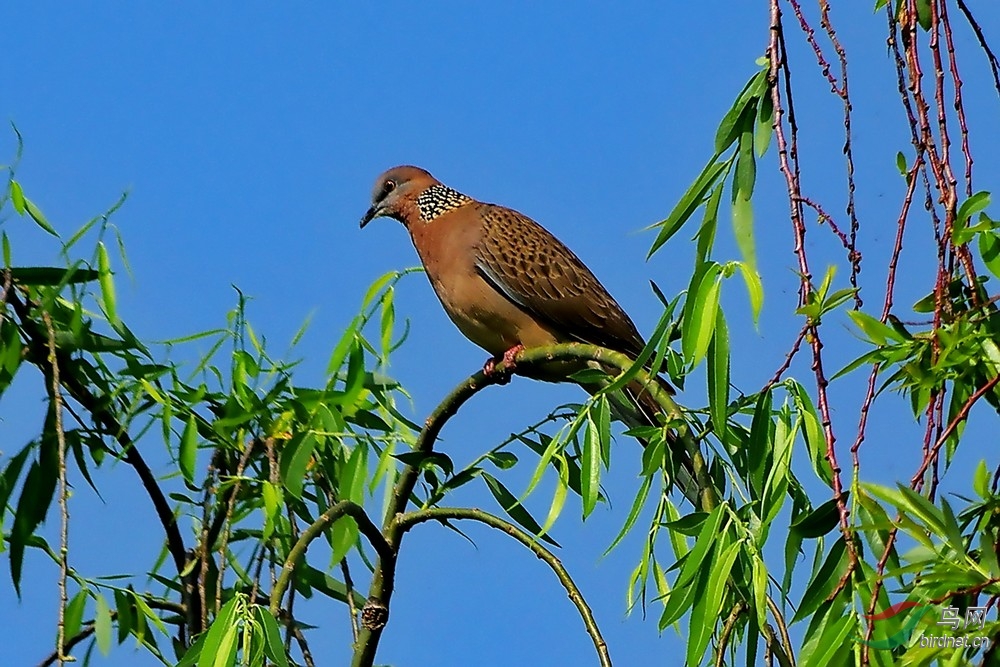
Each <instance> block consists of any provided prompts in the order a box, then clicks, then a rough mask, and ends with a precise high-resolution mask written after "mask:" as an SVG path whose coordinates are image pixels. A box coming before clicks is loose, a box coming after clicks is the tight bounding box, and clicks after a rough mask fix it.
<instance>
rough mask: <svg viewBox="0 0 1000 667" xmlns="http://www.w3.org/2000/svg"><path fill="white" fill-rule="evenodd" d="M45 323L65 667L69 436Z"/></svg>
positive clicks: (52, 336) (48, 321) (59, 632)
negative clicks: (55, 464) (55, 463)
mask: <svg viewBox="0 0 1000 667" xmlns="http://www.w3.org/2000/svg"><path fill="white" fill-rule="evenodd" d="M42 320H43V321H44V322H45V329H46V332H47V333H48V348H49V356H48V362H49V382H50V384H49V396H50V399H51V400H52V411H53V413H54V421H55V428H56V443H57V445H58V449H59V517H60V523H59V612H58V621H57V623H56V653H57V656H58V661H59V664H60V665H63V664H65V662H66V654H65V653H64V648H63V643H64V642H65V641H66V602H67V601H68V600H69V596H68V595H67V594H66V579H67V577H68V572H69V485H68V484H67V483H66V433H65V432H64V431H63V422H62V413H63V399H62V390H61V385H60V381H59V363H58V361H57V360H56V332H55V329H54V328H53V326H52V317H51V316H50V315H49V313H48V311H42Z"/></svg>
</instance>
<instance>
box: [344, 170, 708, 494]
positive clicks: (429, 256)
mask: <svg viewBox="0 0 1000 667" xmlns="http://www.w3.org/2000/svg"><path fill="white" fill-rule="evenodd" d="M371 201H372V204H371V208H369V209H368V212H367V213H365V215H364V217H363V218H362V219H361V227H364V226H365V225H367V224H368V223H369V222H371V221H372V220H373V219H375V218H378V217H383V216H384V217H389V218H394V219H396V220H398V221H399V222H401V223H403V226H404V227H406V229H407V231H408V232H409V233H410V238H411V239H412V241H413V245H414V247H415V248H416V250H417V254H419V255H420V261H421V262H422V263H423V265H424V268H425V270H426V271H427V277H428V278H430V281H431V285H432V286H433V288H434V292H435V293H436V294H437V296H438V298H439V299H440V300H441V304H442V305H443V306H444V309H445V312H446V313H447V314H448V316H449V317H450V318H451V320H452V321H453V322H454V323H455V325H456V326H458V328H459V330H461V332H462V333H463V334H465V336H466V337H467V338H468V339H469V340H471V341H472V342H473V343H475V344H477V345H479V346H480V347H482V348H483V349H484V350H486V351H487V352H488V353H489V354H490V355H492V357H491V358H490V359H489V360H488V361H487V362H486V365H485V367H484V369H483V370H484V371H485V372H486V373H487V374H490V373H492V372H494V367H495V365H496V364H497V363H499V362H500V361H501V360H503V361H504V362H505V367H508V368H509V367H512V366H514V365H515V364H516V357H517V354H518V353H519V352H520V351H521V350H523V349H525V348H530V347H537V346H544V345H553V344H556V343H570V342H580V343H589V344H592V345H598V346H601V347H604V348H608V349H610V350H614V351H616V352H621V353H623V354H625V355H627V356H629V357H631V358H632V359H635V358H636V357H637V356H638V355H639V354H640V352H641V351H642V349H643V347H644V345H645V344H644V342H643V339H642V336H640V335H639V331H638V330H637V329H636V326H635V324H634V323H633V322H632V320H631V319H630V318H629V316H628V315H627V314H626V313H625V311H624V310H623V309H622V307H621V306H620V305H618V302H617V301H615V300H614V298H613V297H612V296H611V295H610V294H609V293H608V291H607V290H606V289H605V288H604V286H603V285H602V284H601V283H600V281H599V280H598V279H597V278H596V277H595V276H594V274H593V273H592V272H591V271H590V269H588V268H587V267H586V265H584V263H583V262H582V261H580V259H579V258H578V257H577V256H576V255H575V254H574V253H573V252H572V251H571V250H570V249H569V248H567V247H566V246H565V245H564V244H563V243H562V242H561V241H559V239H557V238H556V237H555V236H553V235H552V234H551V233H550V232H549V231H548V230H546V229H545V228H544V227H542V226H541V225H540V224H538V223H537V222H535V221H534V220H532V219H531V218H529V217H527V216H525V215H523V214H521V213H518V212H517V211H514V210H512V209H509V208H505V207H503V206H497V205H495V204H486V203H483V202H480V201H476V200H475V199H473V198H471V197H468V196H466V195H464V194H462V193H460V192H458V191H456V190H453V189H452V188H450V187H448V186H446V185H444V184H443V183H441V182H440V181H438V180H437V179H436V178H434V177H433V176H431V175H430V174H429V173H428V172H427V171H425V170H423V169H421V168H419V167H412V166H400V167H394V168H392V169H390V170H388V171H386V172H385V173H383V174H382V175H381V176H379V177H378V180H377V181H376V182H375V187H374V189H373V190H372V199H371ZM574 370H578V369H574V368H567V367H565V365H563V366H561V367H556V368H552V367H549V368H544V369H543V370H542V371H540V372H535V373H532V374H531V375H532V377H537V378H539V379H543V380H549V381H560V380H565V379H566V376H567V375H568V374H570V373H572V372H573V371H574ZM661 382H662V383H663V384H664V385H665V386H667V387H668V388H669V385H666V381H665V380H661ZM583 386H584V388H585V389H587V390H588V391H590V392H593V391H595V390H596V389H597V388H599V387H595V386H593V385H583ZM671 392H672V390H671ZM626 393H627V394H628V395H629V399H630V400H629V401H628V403H629V404H628V405H623V403H625V402H623V401H618V402H617V404H614V403H613V405H615V407H616V410H615V412H616V416H617V417H618V418H619V419H621V420H622V421H624V422H625V423H626V425H627V426H629V427H630V428H631V427H635V426H658V425H660V422H659V421H658V420H657V415H658V414H660V413H662V408H661V407H660V406H659V404H658V403H656V401H655V400H653V399H652V397H651V396H650V395H649V393H648V392H645V391H643V389H642V387H641V385H638V383H634V384H633V385H629V386H628V387H627V389H626ZM675 449H676V448H675ZM679 455H680V456H682V457H683V456H685V455H686V453H684V452H681V453H680V454H679ZM681 467H682V468H686V469H687V470H690V464H689V463H685V464H684V465H682V466H681ZM678 481H682V480H680V479H679V480H678ZM689 481H691V480H689ZM681 486H682V489H683V487H684V486H685V485H684V484H683V483H682V484H681ZM684 491H685V495H688V496H689V498H690V497H691V496H690V494H689V491H691V489H684ZM691 493H694V494H696V493H697V492H696V490H695V491H691Z"/></svg>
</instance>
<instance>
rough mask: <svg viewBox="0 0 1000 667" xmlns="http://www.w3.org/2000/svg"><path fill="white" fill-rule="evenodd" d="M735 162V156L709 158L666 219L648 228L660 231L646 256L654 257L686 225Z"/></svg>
mask: <svg viewBox="0 0 1000 667" xmlns="http://www.w3.org/2000/svg"><path fill="white" fill-rule="evenodd" d="M732 164H733V158H730V159H729V160H726V161H725V162H718V161H717V160H716V158H715V157H714V156H713V157H712V159H711V160H709V162H708V164H707V165H705V169H704V170H702V172H701V174H699V175H698V178H696V179H695V181H694V183H692V184H691V186H690V187H689V188H688V189H687V192H685V193H684V196H682V197H681V198H680V201H678V202H677V204H676V206H674V209H673V210H672V211H671V212H670V215H668V216H667V217H666V218H665V219H664V220H661V221H660V222H658V223H656V224H655V225H651V226H650V227H648V228H647V229H656V228H659V230H660V231H659V233H658V234H657V235H656V239H655V240H654V241H653V245H652V246H651V247H650V249H649V252H648V253H647V254H646V258H647V259H648V258H650V257H652V256H653V255H654V254H655V253H656V251H657V250H659V249H660V247H661V246H663V244H664V243H666V242H667V241H669V240H670V238H671V237H672V236H673V235H674V234H676V233H677V231H678V230H679V229H680V228H681V227H682V226H684V223H685V222H687V221H688V219H689V218H690V217H691V215H692V214H693V213H694V212H695V211H696V210H698V207H699V206H701V204H702V202H703V201H704V200H705V195H706V194H707V193H708V191H709V190H711V189H712V187H713V186H714V185H715V184H716V182H717V181H718V180H719V177H720V176H722V173H723V172H724V171H726V170H728V169H729V167H730V166H731V165H732Z"/></svg>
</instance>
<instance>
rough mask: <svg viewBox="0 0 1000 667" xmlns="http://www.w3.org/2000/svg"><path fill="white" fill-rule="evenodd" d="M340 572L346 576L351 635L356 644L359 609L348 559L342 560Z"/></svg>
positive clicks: (346, 595)
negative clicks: (355, 602) (356, 603)
mask: <svg viewBox="0 0 1000 667" xmlns="http://www.w3.org/2000/svg"><path fill="white" fill-rule="evenodd" d="M340 571H341V573H343V575H344V588H345V589H347V592H346V593H345V597H347V611H348V613H350V615H351V635H352V636H353V637H354V643H355V644H357V643H358V608H357V606H356V605H355V604H354V580H352V579H351V568H350V567H348V565H347V557H346V556H345V557H344V558H341V559H340Z"/></svg>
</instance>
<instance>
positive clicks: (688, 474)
mask: <svg viewBox="0 0 1000 667" xmlns="http://www.w3.org/2000/svg"><path fill="white" fill-rule="evenodd" d="M655 377H656V380H657V381H658V382H659V383H660V385H661V387H663V389H664V390H665V391H667V392H668V393H670V394H673V393H674V389H673V387H671V386H670V384H669V383H668V382H667V381H666V380H664V379H663V378H661V377H659V376H655ZM581 386H582V387H583V388H584V389H586V390H587V392H589V393H591V394H593V393H595V392H596V391H599V390H600V389H602V388H603V386H606V385H603V386H602V385H598V384H591V383H587V384H582V383H581ZM608 399H609V404H610V407H611V413H612V416H613V417H614V418H615V419H617V420H618V421H620V422H622V423H623V424H624V425H625V426H626V428H628V429H637V430H638V429H642V428H644V427H645V428H648V427H654V428H662V427H663V426H664V425H665V424H666V422H667V421H668V417H667V415H666V413H665V411H664V409H663V407H662V406H661V405H660V404H659V403H658V402H657V401H656V399H655V398H653V396H652V394H651V393H650V392H649V390H648V389H646V387H644V386H643V385H642V383H640V382H636V381H633V382H630V383H629V384H627V385H626V386H625V388H624V389H623V390H622V391H620V392H612V393H610V394H608ZM637 440H639V442H641V443H642V445H643V447H648V446H649V441H648V439H646V438H643V437H637ZM664 457H665V461H664V466H665V469H666V472H667V475H668V478H669V479H670V481H671V483H672V484H673V485H675V486H676V487H677V488H678V489H680V491H681V493H683V494H684V497H685V498H687V499H688V500H689V501H690V502H691V504H692V505H694V507H695V508H696V509H697V508H700V507H701V501H700V496H701V492H702V489H701V488H700V485H699V484H698V480H697V478H696V476H695V467H694V461H693V460H692V458H691V454H690V452H688V451H687V449H685V447H684V444H683V443H682V442H681V441H680V439H679V438H678V436H677V433H676V432H674V431H672V430H668V431H667V432H666V452H665V453H664Z"/></svg>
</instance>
